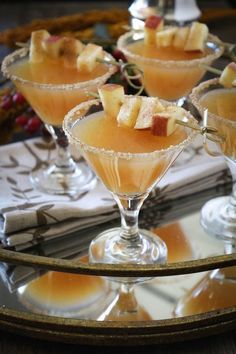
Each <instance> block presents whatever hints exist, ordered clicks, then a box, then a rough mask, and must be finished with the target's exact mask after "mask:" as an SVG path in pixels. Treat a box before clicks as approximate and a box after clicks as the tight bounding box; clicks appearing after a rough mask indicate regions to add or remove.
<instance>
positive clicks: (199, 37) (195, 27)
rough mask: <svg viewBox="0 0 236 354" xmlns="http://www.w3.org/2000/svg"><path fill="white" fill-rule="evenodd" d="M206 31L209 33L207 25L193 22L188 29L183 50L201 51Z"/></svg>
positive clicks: (205, 38)
mask: <svg viewBox="0 0 236 354" xmlns="http://www.w3.org/2000/svg"><path fill="white" fill-rule="evenodd" d="M208 33H209V29H208V27H207V25H205V24H204V23H200V22H193V23H192V24H191V27H190V30H189V34H188V38H187V40H186V43H185V46H184V50H185V51H187V52H190V51H200V52H203V51H204V48H205V42H206V40H207V36H208Z"/></svg>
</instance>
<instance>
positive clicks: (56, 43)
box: [42, 36, 63, 58]
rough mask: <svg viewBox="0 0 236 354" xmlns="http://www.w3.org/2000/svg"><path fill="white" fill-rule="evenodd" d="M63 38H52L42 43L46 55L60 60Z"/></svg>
mask: <svg viewBox="0 0 236 354" xmlns="http://www.w3.org/2000/svg"><path fill="white" fill-rule="evenodd" d="M62 41H63V37H61V36H50V37H48V38H47V39H45V40H44V41H43V43H42V47H43V49H44V51H45V52H46V54H47V55H48V56H49V57H51V58H58V57H59V55H60V51H61V46H62Z"/></svg>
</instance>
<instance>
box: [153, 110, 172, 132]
mask: <svg viewBox="0 0 236 354" xmlns="http://www.w3.org/2000/svg"><path fill="white" fill-rule="evenodd" d="M175 121H176V119H175V118H174V117H172V116H171V115H170V114H168V113H157V114H154V116H152V126H151V132H152V134H153V135H157V136H169V135H170V134H172V133H173V132H174V131H175V128H176V127H175Z"/></svg>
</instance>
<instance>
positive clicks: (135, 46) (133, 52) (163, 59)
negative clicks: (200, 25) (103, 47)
mask: <svg viewBox="0 0 236 354" xmlns="http://www.w3.org/2000/svg"><path fill="white" fill-rule="evenodd" d="M219 43H220V41H219V39H218V38H217V37H215V36H213V35H211V34H209V36H208V40H207V43H206V52H205V54H203V55H201V54H200V53H199V52H198V53H196V52H194V53H186V52H184V51H176V50H174V49H173V48H172V47H167V48H164V49H163V48H161V49H160V50H159V53H158V57H157V53H155V51H154V49H153V46H148V45H144V32H143V31H131V32H127V33H125V34H124V35H122V36H121V37H120V38H119V39H118V42H117V47H118V49H119V50H121V51H122V53H123V54H124V55H125V57H126V59H127V60H128V62H129V63H132V64H135V65H136V66H137V67H139V68H140V69H141V70H142V71H143V86H144V88H145V91H146V93H147V94H148V95H149V96H154V97H159V98H161V99H164V100H167V101H172V102H175V103H177V104H178V105H182V104H183V103H184V101H185V98H186V97H187V96H188V94H189V93H190V92H191V90H192V88H193V87H194V86H195V85H196V84H197V83H198V82H199V81H200V79H201V78H202V77H203V75H204V74H205V72H206V69H205V68H204V66H203V65H202V64H205V65H211V64H212V62H213V61H214V60H215V59H217V58H218V57H220V56H221V55H222V53H223V50H224V49H223V47H222V46H221V45H220V44H219ZM183 58H184V59H183Z"/></svg>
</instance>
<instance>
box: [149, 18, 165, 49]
mask: <svg viewBox="0 0 236 354" xmlns="http://www.w3.org/2000/svg"><path fill="white" fill-rule="evenodd" d="M163 24H164V21H163V18H162V17H161V16H155V15H152V16H149V17H147V19H146V21H145V24H144V41H145V43H146V44H149V45H156V32H158V31H160V30H161V29H162V28H163Z"/></svg>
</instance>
